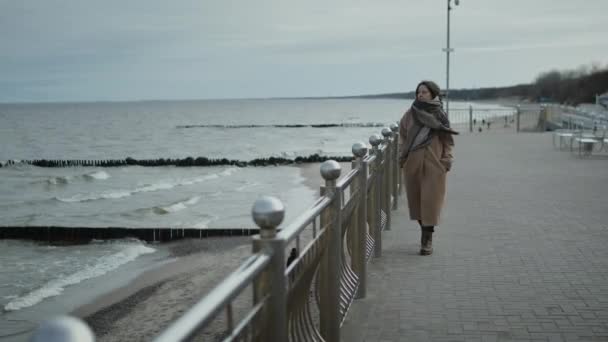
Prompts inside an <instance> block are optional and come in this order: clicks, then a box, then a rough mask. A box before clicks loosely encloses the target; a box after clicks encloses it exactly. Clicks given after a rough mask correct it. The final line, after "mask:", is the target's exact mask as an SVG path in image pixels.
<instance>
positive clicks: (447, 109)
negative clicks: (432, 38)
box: [443, 0, 460, 116]
mask: <svg viewBox="0 0 608 342" xmlns="http://www.w3.org/2000/svg"><path fill="white" fill-rule="evenodd" d="M447 2H448V29H447V31H448V33H447V46H446V48H445V49H443V51H445V54H446V67H445V112H446V113H447V114H448V116H449V113H450V52H454V49H452V48H450V12H451V11H452V0H447ZM454 3H455V4H456V6H458V5H459V4H460V1H459V0H454Z"/></svg>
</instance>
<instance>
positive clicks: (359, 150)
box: [352, 141, 367, 158]
mask: <svg viewBox="0 0 608 342" xmlns="http://www.w3.org/2000/svg"><path fill="white" fill-rule="evenodd" d="M352 150H353V154H354V155H355V157H357V158H363V157H365V155H366V154H367V145H365V143H362V142H360V141H359V142H356V143H354V144H353V148H352Z"/></svg>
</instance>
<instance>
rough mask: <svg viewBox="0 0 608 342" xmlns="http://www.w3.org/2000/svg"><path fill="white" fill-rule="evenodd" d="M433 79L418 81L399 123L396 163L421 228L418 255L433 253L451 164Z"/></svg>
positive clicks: (450, 134)
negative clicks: (436, 229)
mask: <svg viewBox="0 0 608 342" xmlns="http://www.w3.org/2000/svg"><path fill="white" fill-rule="evenodd" d="M439 94H440V89H439V86H438V85H437V84H435V82H432V81H422V82H420V83H419V84H418V86H417V87H416V100H415V101H414V103H413V104H412V107H411V108H410V109H409V110H408V111H407V112H406V113H405V114H404V115H403V118H401V122H400V125H399V133H400V139H401V141H400V156H399V163H400V165H401V167H402V168H403V170H404V172H405V189H406V193H407V202H408V207H409V211H410V218H411V219H412V220H416V221H418V223H419V224H420V229H421V233H422V234H421V239H420V242H421V247H420V254H421V255H430V254H432V253H433V232H435V226H437V224H438V223H439V217H440V214H441V208H442V206H443V201H444V198H445V190H446V173H447V172H448V171H450V169H451V167H452V161H453V157H452V147H453V146H454V139H453V135H454V134H458V132H456V131H454V130H452V129H451V128H450V121H449V120H448V117H447V115H446V113H445V112H444V111H443V108H442V103H441V101H440V99H439Z"/></svg>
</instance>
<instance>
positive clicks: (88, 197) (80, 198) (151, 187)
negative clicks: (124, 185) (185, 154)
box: [55, 167, 239, 203]
mask: <svg viewBox="0 0 608 342" xmlns="http://www.w3.org/2000/svg"><path fill="white" fill-rule="evenodd" d="M238 169H239V168H237V167H234V168H229V169H226V170H224V171H221V172H219V173H212V174H209V175H204V176H200V177H195V178H191V179H183V180H179V181H163V182H159V183H156V184H145V185H143V186H140V187H138V188H135V189H132V190H115V191H105V192H102V193H92V194H76V195H74V196H71V197H67V198H66V197H55V199H56V200H58V201H61V202H65V203H74V202H88V201H96V200H103V199H118V198H123V197H128V196H131V195H134V194H137V193H140V192H153V191H160V190H169V189H173V188H175V187H178V186H184V185H193V184H197V183H201V182H205V181H209V180H213V179H218V178H220V177H228V176H231V175H232V174H233V173H235V172H236V171H238Z"/></svg>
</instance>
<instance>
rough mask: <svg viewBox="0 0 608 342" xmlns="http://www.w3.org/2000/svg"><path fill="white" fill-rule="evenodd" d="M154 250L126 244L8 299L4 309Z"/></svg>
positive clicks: (58, 290) (17, 306) (57, 292)
mask: <svg viewBox="0 0 608 342" xmlns="http://www.w3.org/2000/svg"><path fill="white" fill-rule="evenodd" d="M155 251H156V250H155V249H153V248H150V247H147V246H145V245H143V244H127V245H125V246H124V249H122V251H120V252H118V253H115V254H111V255H107V256H104V257H101V258H99V259H97V262H96V263H95V264H94V265H87V266H85V267H84V268H82V269H81V270H79V271H77V272H75V273H72V274H70V275H68V276H63V277H60V278H56V279H53V280H51V281H49V282H47V283H46V284H44V285H43V286H42V287H40V288H38V289H36V290H34V291H32V292H29V293H27V294H26V295H24V296H20V297H17V298H15V299H14V300H12V301H10V302H9V303H8V304H6V305H5V306H4V310H5V311H16V310H21V309H23V308H27V307H31V306H34V305H36V304H38V303H40V302H41V301H43V300H44V299H46V298H49V297H53V296H58V295H60V294H61V293H62V292H63V290H64V289H65V288H66V287H68V286H70V285H75V284H78V283H80V282H82V281H85V280H87V279H91V278H96V277H99V276H102V275H104V274H106V273H108V272H110V271H112V270H115V269H116V268H118V267H120V266H122V265H124V264H126V263H128V262H131V261H133V260H135V259H136V258H137V257H138V256H140V255H143V254H149V253H153V252H155Z"/></svg>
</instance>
